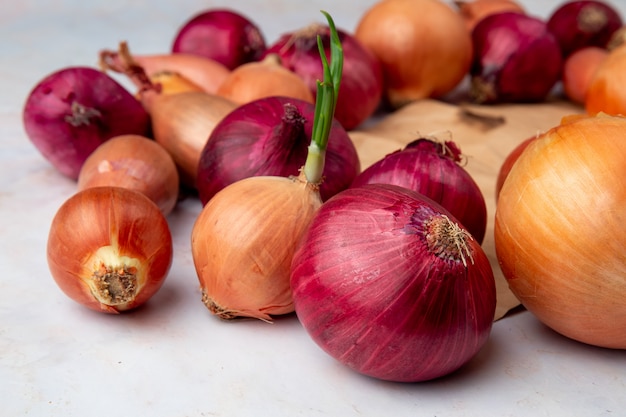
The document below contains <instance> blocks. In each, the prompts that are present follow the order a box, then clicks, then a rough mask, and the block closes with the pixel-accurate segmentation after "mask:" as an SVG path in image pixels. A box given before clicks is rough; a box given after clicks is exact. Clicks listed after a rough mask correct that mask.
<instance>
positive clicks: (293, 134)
mask: <svg viewBox="0 0 626 417" xmlns="http://www.w3.org/2000/svg"><path fill="white" fill-rule="evenodd" d="M286 106H287V107H286ZM289 106H291V107H294V112H290V111H288V108H289ZM314 111H315V106H314V105H313V104H311V103H309V102H306V101H303V100H298V99H295V98H289V97H266V98H262V99H259V100H255V101H253V102H250V103H247V104H243V105H240V106H238V107H237V108H236V109H234V110H233V111H231V112H230V113H229V114H228V115H226V116H225V117H224V118H223V119H222V120H221V121H220V122H219V123H218V124H217V125H216V126H215V128H214V129H213V130H212V132H211V135H210V136H209V138H208V141H207V143H206V145H205V146H204V148H203V149H202V153H201V155H200V157H199V162H198V175H197V182H196V188H197V190H198V194H199V197H200V200H201V201H202V203H203V204H206V203H207V202H208V201H209V200H210V199H211V198H212V197H213V196H214V195H215V193H217V192H218V191H220V190H221V189H223V188H224V187H226V186H227V185H229V184H232V183H233V182H235V181H238V180H241V179H244V178H247V177H251V176H263V175H277V176H289V175H296V174H297V173H298V170H299V169H300V168H301V167H302V165H303V164H304V161H305V159H306V155H307V150H308V147H309V144H310V142H311V135H312V130H313V118H314ZM286 117H287V118H288V120H287V121H286V119H285V118H286ZM294 118H295V120H294ZM298 120H300V121H298ZM298 123H300V129H302V131H292V130H290V129H294V130H295V129H297V126H296V125H297V124H298ZM283 129H284V130H283ZM360 171H361V164H360V161H359V156H358V153H357V151H356V147H355V146H354V143H353V142H352V140H351V138H350V136H349V135H348V133H347V132H346V130H345V129H344V128H343V126H342V125H341V124H340V123H339V122H338V121H337V120H335V121H333V126H332V128H331V133H330V137H329V140H328V149H327V150H326V162H325V164H324V177H325V179H324V180H323V182H322V184H320V194H321V196H322V199H323V200H327V199H328V198H330V197H331V196H332V195H334V194H336V193H338V192H339V191H341V190H344V189H346V188H348V187H349V186H350V184H351V183H352V181H353V180H354V178H355V177H356V176H357V174H358V173H359V172H360Z"/></svg>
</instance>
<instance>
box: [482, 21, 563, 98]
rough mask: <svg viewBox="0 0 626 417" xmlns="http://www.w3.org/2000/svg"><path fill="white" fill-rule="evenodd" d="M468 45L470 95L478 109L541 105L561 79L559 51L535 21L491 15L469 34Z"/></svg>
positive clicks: (550, 34)
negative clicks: (480, 106) (506, 104)
mask: <svg viewBox="0 0 626 417" xmlns="http://www.w3.org/2000/svg"><path fill="white" fill-rule="evenodd" d="M472 41H473V45H474V62H473V64H472V67H471V69H470V76H471V89H470V95H471V97H472V99H473V101H474V102H476V103H498V102H537V101H542V100H544V99H545V98H546V97H547V95H548V94H549V93H550V91H551V90H552V88H553V87H554V86H555V84H556V83H557V82H558V81H559V80H560V78H561V71H562V67H563V58H562V56H561V49H560V46H559V44H558V42H557V40H556V38H555V37H554V35H552V33H551V32H550V31H549V30H548V27H547V25H546V23H545V22H544V21H543V20H541V19H539V18H536V17H533V16H529V15H527V14H522V13H516V12H502V13H496V14H492V15H489V16H487V17H485V18H484V19H482V20H481V21H480V22H478V24H477V25H476V27H475V28H474V30H473V31H472Z"/></svg>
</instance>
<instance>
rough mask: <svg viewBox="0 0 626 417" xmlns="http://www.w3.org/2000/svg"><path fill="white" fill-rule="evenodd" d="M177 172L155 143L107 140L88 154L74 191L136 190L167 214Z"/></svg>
mask: <svg viewBox="0 0 626 417" xmlns="http://www.w3.org/2000/svg"><path fill="white" fill-rule="evenodd" d="M178 185H179V179H178V170H177V169H176V164H174V160H173V159H172V157H171V156H170V154H169V153H168V152H167V151H166V150H165V149H164V148H163V147H162V146H161V145H159V144H158V143H157V142H155V141H153V140H151V139H149V138H147V137H145V136H139V135H121V136H116V137H114V138H111V139H109V140H108V141H106V142H105V143H103V144H102V145H100V146H98V148H96V150H95V151H93V152H92V154H91V155H89V158H87V160H86V161H85V163H84V164H83V167H82V168H81V170H80V173H79V174H78V190H79V191H80V190H84V189H86V188H93V187H101V186H112V187H113V186H117V187H124V188H128V189H131V190H135V191H139V192H141V193H143V194H145V195H146V196H147V197H149V198H150V199H151V200H152V201H153V202H154V203H155V204H156V205H157V206H158V207H159V209H160V210H161V212H162V213H163V214H164V215H168V214H169V213H170V212H171V211H172V210H173V209H174V206H175V205H176V202H177V201H178V188H179V186H178Z"/></svg>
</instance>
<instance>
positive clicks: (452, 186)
mask: <svg viewBox="0 0 626 417" xmlns="http://www.w3.org/2000/svg"><path fill="white" fill-rule="evenodd" d="M461 161H462V158H461V150H460V149H459V148H458V146H457V145H456V144H455V143H454V142H452V141H446V142H437V141H435V140H432V139H427V138H420V139H417V140H415V141H413V142H411V143H409V144H408V145H406V147H405V148H404V149H402V150H398V151H396V152H393V153H391V154H389V155H386V156H385V157H384V158H382V159H380V160H378V161H377V162H375V163H374V164H372V165H370V166H369V167H368V168H367V169H366V170H364V171H363V172H362V173H361V174H359V175H358V176H357V177H356V178H355V180H354V181H353V182H352V187H359V186H362V185H364V184H375V183H385V184H395V185H399V186H402V187H406V188H409V189H412V190H415V191H417V192H419V193H422V194H424V195H425V196H427V197H429V198H431V199H433V200H434V201H436V202H437V203H439V204H441V205H442V206H443V207H445V208H446V209H447V210H448V211H449V212H450V213H452V215H453V216H455V218H456V219H458V220H459V222H461V224H463V225H464V226H465V227H466V228H467V229H468V231H469V232H470V233H471V234H472V236H473V237H474V239H476V241H478V243H482V241H483V239H484V237H485V231H486V228H487V206H486V204H485V198H484V197H483V194H482V192H481V190H480V188H479V187H478V184H476V182H475V181H474V179H473V178H472V177H471V176H470V174H469V173H468V172H467V171H466V170H465V169H463V167H462V166H461V165H460V163H461Z"/></svg>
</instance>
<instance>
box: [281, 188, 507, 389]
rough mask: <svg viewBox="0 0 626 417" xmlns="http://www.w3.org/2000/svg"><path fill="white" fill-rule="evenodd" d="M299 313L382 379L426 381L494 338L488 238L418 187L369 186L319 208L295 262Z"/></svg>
mask: <svg viewBox="0 0 626 417" xmlns="http://www.w3.org/2000/svg"><path fill="white" fill-rule="evenodd" d="M291 285H292V291H293V298H294V303H295V311H296V314H297V316H298V319H299V320H300V322H301V323H302V325H303V326H304V328H305V329H306V331H307V332H308V334H309V335H310V336H311V338H312V339H313V340H314V341H315V342H316V343H317V344H318V345H319V346H320V347H321V348H322V349H323V350H324V351H326V352H327V353H328V354H329V355H330V356H332V357H333V358H335V359H336V360H338V361H339V362H341V363H343V364H344V365H347V366H348V367H350V368H352V369H354V370H356V371H357V372H360V373H362V374H365V375H369V376H372V377H375V378H379V379H383V380H391V381H400V382H411V381H424V380H429V379H434V378H437V377H440V376H444V375H446V374H449V373H451V372H453V371H455V370H457V369H458V368H460V367H461V366H463V365H464V364H465V363H467V362H468V361H469V360H470V359H471V358H472V357H473V356H474V355H475V354H476V353H477V352H478V351H479V350H480V349H481V347H482V346H483V345H484V344H485V343H486V341H487V340H488V338H489V334H490V331H491V326H492V322H493V317H494V313H495V307H496V291H495V280H494V276H493V270H492V269H491V266H490V264H489V260H488V258H487V256H486V255H485V252H484V251H483V250H482V248H481V247H480V245H479V244H478V242H476V241H475V240H474V239H472V238H471V236H470V235H469V233H468V232H467V230H465V229H463V228H462V226H460V225H459V224H458V223H457V222H456V220H455V219H454V217H453V216H452V215H451V214H450V213H449V212H447V211H446V210H445V209H444V208H443V207H441V206H440V205H438V204H437V203H435V202H433V201H432V200H430V199H429V198H428V197H425V196H424V195H422V194H420V193H417V192H415V191H412V190H409V189H406V188H403V187H399V186H396V185H389V184H369V185H365V186H363V187H358V188H350V189H348V190H345V191H342V192H341V193H339V194H337V195H336V196H334V197H333V198H331V199H330V200H328V201H327V202H326V203H324V204H323V205H322V207H321V208H320V209H319V211H318V212H317V214H316V216H315V217H314V218H313V220H312V222H311V224H310V226H309V229H308V230H307V232H306V233H305V235H304V236H303V239H302V240H301V243H300V245H299V247H298V249H297V251H296V253H295V255H294V259H293V261H292V272H291Z"/></svg>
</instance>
